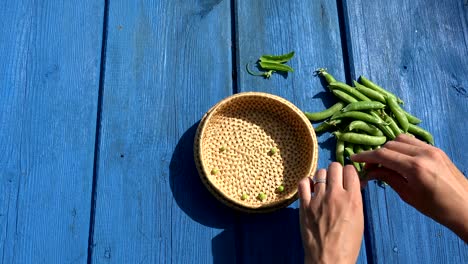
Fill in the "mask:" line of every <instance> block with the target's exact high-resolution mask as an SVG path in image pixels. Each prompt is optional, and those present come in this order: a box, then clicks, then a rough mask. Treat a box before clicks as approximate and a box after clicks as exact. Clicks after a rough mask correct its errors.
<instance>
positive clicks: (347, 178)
mask: <svg viewBox="0 0 468 264" xmlns="http://www.w3.org/2000/svg"><path fill="white" fill-rule="evenodd" d="M343 174H344V175H343V187H344V189H345V190H347V191H359V187H360V183H359V176H358V174H357V171H356V168H354V166H352V165H346V166H345V167H344V168H343Z"/></svg>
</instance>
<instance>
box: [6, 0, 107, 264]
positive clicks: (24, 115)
mask: <svg viewBox="0 0 468 264" xmlns="http://www.w3.org/2000/svg"><path fill="white" fill-rule="evenodd" d="M95 2H96V1H79V2H73V3H72V2H69V3H66V1H54V3H51V2H50V1H39V2H38V1H2V4H0V6H1V7H0V50H1V51H2V52H0V61H1V62H2V63H0V73H1V74H0V153H1V154H0V254H1V258H0V263H86V260H87V249H88V231H89V219H90V217H89V216H90V205H91V188H92V179H93V159H94V145H95V131H96V114H97V102H98V90H99V71H100V56H101V39H102V25H103V13H104V6H103V4H102V3H100V2H99V3H98V2H96V3H95Z"/></svg>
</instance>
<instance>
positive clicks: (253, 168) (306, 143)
mask: <svg viewBox="0 0 468 264" xmlns="http://www.w3.org/2000/svg"><path fill="white" fill-rule="evenodd" d="M194 155H195V163H196V165H197V169H198V172H199V174H200V177H201V179H202V181H203V183H204V184H205V186H206V187H207V188H208V190H209V191H210V192H211V193H212V194H213V195H214V196H215V197H216V198H217V199H218V200H220V201H221V202H223V203H224V204H226V205H228V206H229V207H232V208H235V209H238V210H241V211H245V212H269V211H273V210H276V209H279V208H282V207H286V206H288V205H289V204H291V203H292V202H293V201H294V200H296V199H297V183H298V182H299V180H300V179H302V178H304V177H308V176H311V174H312V173H313V172H314V171H315V170H316V168H317V158H318V148H317V138H316V136H315V132H314V130H313V128H312V125H311V124H310V122H309V120H308V119H307V118H306V117H305V115H304V114H303V113H302V111H300V110H299V109H298V108H297V107H296V106H294V105H293V104H292V103H290V102H288V101H287V100H285V99H283V98H281V97H278V96H275V95H271V94H266V93H259V92H246V93H239V94H236V95H233V96H230V97H228V98H226V99H224V100H222V101H220V102H219V103H218V104H216V105H215V106H213V107H212V108H211V109H210V110H209V111H208V112H207V113H206V114H205V116H204V117H203V118H202V120H201V122H200V125H199V126H198V129H197V134H196V136H195V143H194ZM279 186H283V187H284V190H283V191H279V190H278V187H279ZM260 193H263V194H264V195H263V199H261V197H260V195H259V194H260Z"/></svg>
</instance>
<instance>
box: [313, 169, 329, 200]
mask: <svg viewBox="0 0 468 264" xmlns="http://www.w3.org/2000/svg"><path fill="white" fill-rule="evenodd" d="M314 180H315V181H317V180H322V181H323V180H325V181H326V180H327V171H326V170H325V169H320V170H318V171H317V172H316V173H315V176H314ZM325 186H326V183H325V182H317V183H314V198H316V197H321V196H322V195H323V193H325Z"/></svg>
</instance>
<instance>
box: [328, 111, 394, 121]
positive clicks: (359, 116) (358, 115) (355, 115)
mask: <svg viewBox="0 0 468 264" xmlns="http://www.w3.org/2000/svg"><path fill="white" fill-rule="evenodd" d="M341 118H352V119H356V120H361V121H364V122H367V123H372V124H386V123H385V122H384V121H383V120H382V119H381V118H380V117H378V116H373V115H370V114H367V113H364V112H359V111H349V112H344V113H343V112H341V113H339V114H336V115H333V116H332V117H331V120H334V119H341Z"/></svg>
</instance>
